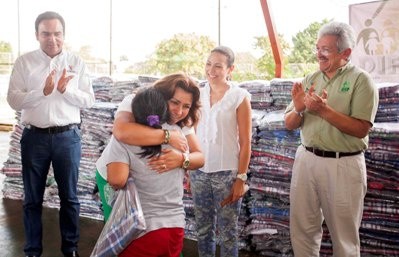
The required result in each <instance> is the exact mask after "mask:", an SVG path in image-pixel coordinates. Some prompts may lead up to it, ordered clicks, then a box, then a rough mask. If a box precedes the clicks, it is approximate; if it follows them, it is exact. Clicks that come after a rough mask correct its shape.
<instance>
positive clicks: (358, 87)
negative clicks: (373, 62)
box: [286, 63, 379, 152]
mask: <svg viewBox="0 0 399 257" xmlns="http://www.w3.org/2000/svg"><path fill="white" fill-rule="evenodd" d="M302 83H303V87H304V89H305V91H308V90H309V88H310V87H311V85H313V84H314V85H315V93H317V94H318V95H321V93H322V90H323V89H326V91H327V104H328V105H329V106H330V107H331V108H333V109H334V110H336V111H337V112H340V113H343V114H346V115H348V116H350V117H353V118H357V119H361V120H366V121H369V122H370V123H372V124H373V123H374V118H375V115H376V113H377V108H378V99H379V97H378V89H377V87H376V86H375V84H374V82H373V80H372V79H371V77H370V75H369V74H368V73H366V72H365V71H363V70H361V69H359V68H357V67H355V66H354V65H352V64H351V63H348V64H347V65H345V66H343V67H341V68H340V69H339V70H338V71H337V74H336V75H335V76H334V77H333V78H332V79H329V78H328V77H327V76H325V75H324V73H323V72H321V71H317V72H315V73H313V74H310V75H308V76H306V77H305V78H304V80H303V82H302ZM293 108H294V107H293V102H291V103H290V105H289V106H288V107H287V109H286V112H289V111H291V110H292V109H293ZM301 142H302V144H303V145H305V146H311V147H316V148H319V149H322V150H326V151H335V152H356V151H359V150H365V149H367V147H368V136H366V137H364V138H357V137H354V136H350V135H348V134H345V133H343V132H341V131H340V130H338V129H337V128H336V127H334V126H333V125H331V124H330V123H328V122H327V121H325V120H324V119H322V118H321V117H319V116H317V115H314V114H312V113H310V112H306V111H305V113H304V119H303V123H302V126H301Z"/></svg>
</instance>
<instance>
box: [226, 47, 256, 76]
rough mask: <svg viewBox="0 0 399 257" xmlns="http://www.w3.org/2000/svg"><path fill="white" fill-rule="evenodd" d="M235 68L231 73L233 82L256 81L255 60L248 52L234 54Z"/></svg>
mask: <svg viewBox="0 0 399 257" xmlns="http://www.w3.org/2000/svg"><path fill="white" fill-rule="evenodd" d="M234 63H235V68H234V71H233V73H232V75H233V78H232V80H234V81H238V82H241V81H246V80H254V79H257V78H258V77H257V73H258V69H257V67H256V58H255V57H254V56H253V55H252V54H251V53H250V52H239V53H236V54H235V61H234Z"/></svg>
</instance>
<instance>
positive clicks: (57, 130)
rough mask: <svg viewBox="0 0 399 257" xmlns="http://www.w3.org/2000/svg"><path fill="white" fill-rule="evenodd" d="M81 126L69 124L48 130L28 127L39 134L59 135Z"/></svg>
mask: <svg viewBox="0 0 399 257" xmlns="http://www.w3.org/2000/svg"><path fill="white" fill-rule="evenodd" d="M78 127H79V126H78V125H77V124H69V125H65V126H55V127H48V128H39V127H35V126H32V125H28V126H27V128H28V129H30V130H32V131H35V132H39V133H45V134H57V133H62V132H65V131H68V130H70V129H74V128H78Z"/></svg>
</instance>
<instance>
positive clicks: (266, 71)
mask: <svg viewBox="0 0 399 257" xmlns="http://www.w3.org/2000/svg"><path fill="white" fill-rule="evenodd" d="M278 37H279V41H280V48H281V51H283V56H286V55H287V53H288V51H289V50H290V46H289V44H288V43H287V41H285V40H284V38H283V36H282V35H278ZM255 40H256V42H255V49H260V50H261V51H262V52H263V55H262V56H261V57H260V58H259V59H258V60H257V62H256V66H257V68H258V70H259V71H260V73H259V76H258V77H259V78H260V79H267V80H270V79H272V78H274V75H275V74H274V72H275V66H276V63H275V61H274V56H273V52H272V47H271V44H270V40H269V38H268V37H255ZM283 62H284V63H287V60H285V58H284V60H283Z"/></svg>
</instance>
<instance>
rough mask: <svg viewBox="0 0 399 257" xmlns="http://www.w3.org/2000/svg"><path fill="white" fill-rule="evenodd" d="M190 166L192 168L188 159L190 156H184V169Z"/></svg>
mask: <svg viewBox="0 0 399 257" xmlns="http://www.w3.org/2000/svg"><path fill="white" fill-rule="evenodd" d="M188 166H190V159H189V157H188V154H184V161H183V166H182V167H183V169H186V168H187V167H188Z"/></svg>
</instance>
